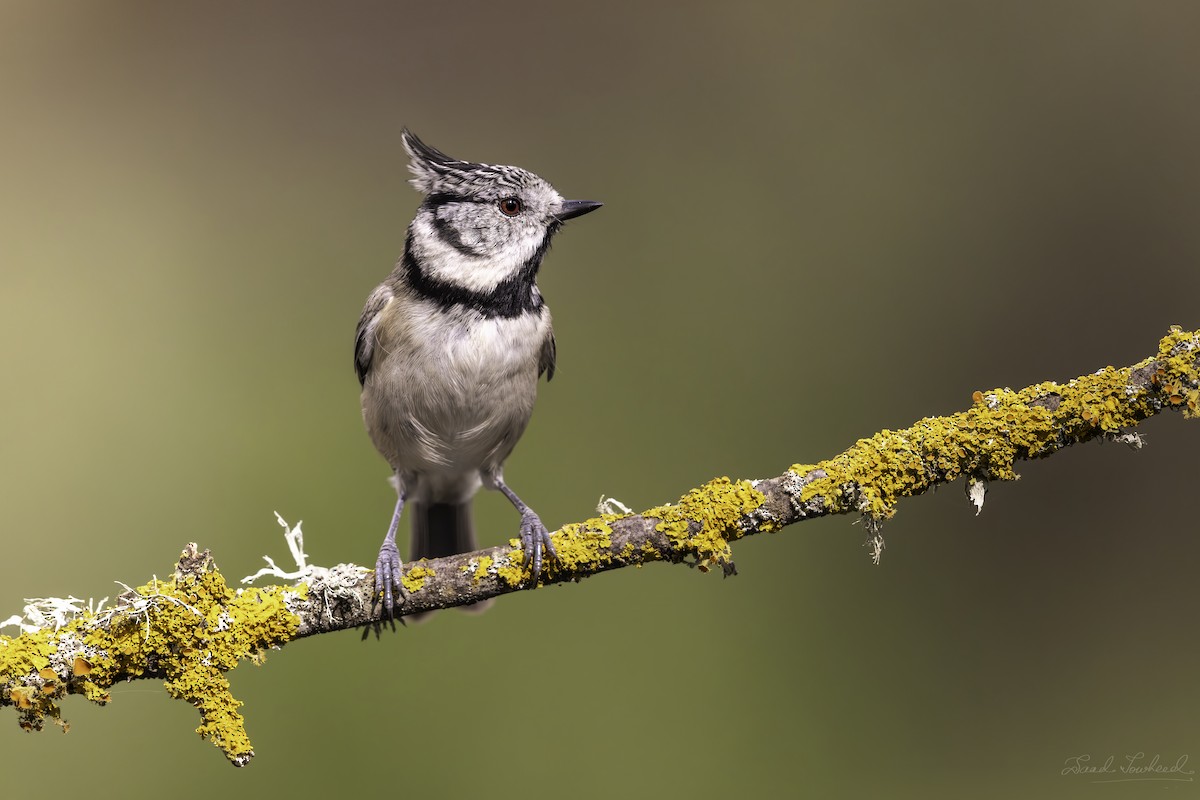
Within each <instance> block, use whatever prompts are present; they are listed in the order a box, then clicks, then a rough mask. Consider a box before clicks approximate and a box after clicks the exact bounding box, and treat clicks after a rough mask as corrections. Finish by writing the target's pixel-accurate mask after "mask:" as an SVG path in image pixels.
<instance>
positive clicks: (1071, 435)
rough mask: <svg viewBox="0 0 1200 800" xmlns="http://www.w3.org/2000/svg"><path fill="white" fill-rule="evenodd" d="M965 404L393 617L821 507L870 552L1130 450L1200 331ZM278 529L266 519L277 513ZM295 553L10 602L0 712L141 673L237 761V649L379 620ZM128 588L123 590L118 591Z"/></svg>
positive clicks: (697, 552) (426, 572)
mask: <svg viewBox="0 0 1200 800" xmlns="http://www.w3.org/2000/svg"><path fill="white" fill-rule="evenodd" d="M973 399H974V402H973V404H972V406H971V407H970V408H969V409H967V410H966V411H962V412H960V413H957V414H953V415H950V416H946V417H927V418H925V419H922V420H920V421H919V422H917V423H916V424H915V425H913V426H911V427H909V428H906V429H904V430H900V431H889V430H884V431H881V432H879V433H877V434H875V435H874V436H872V437H871V438H869V439H861V440H859V441H858V442H857V443H856V444H855V445H854V446H853V447H851V448H850V449H848V450H846V451H845V452H843V453H841V454H840V455H837V456H835V457H833V458H831V459H829V460H827V461H822V462H821V463H819V464H797V465H794V466H792V467H791V468H790V469H788V470H787V471H786V472H784V473H783V474H782V475H780V476H778V477H774V478H768V479H766V480H758V481H745V480H743V481H730V480H729V479H728V478H718V479H716V480H713V481H710V482H709V483H707V484H705V485H703V486H701V487H698V488H696V489H693V490H692V491H690V492H688V493H687V494H686V495H684V496H683V497H682V498H680V500H679V501H678V502H676V503H671V504H667V505H663V506H659V507H657V508H651V509H648V510H646V511H643V512H642V513H640V514H624V515H614V514H602V515H601V516H599V517H596V518H594V519H589V520H587V521H585V522H579V523H572V524H570V525H564V526H563V527H562V528H560V529H559V530H558V531H557V532H555V533H554V544H555V548H556V549H557V551H558V556H559V557H558V560H557V561H555V562H553V563H552V564H549V565H548V566H546V567H545V568H544V569H543V571H542V573H541V576H540V577H539V578H538V580H537V582H536V584H534V583H533V582H532V581H531V577H530V574H529V571H528V570H527V569H526V568H525V566H524V559H523V553H522V552H521V550H520V549H519V548H518V545H519V542H518V541H517V540H515V539H514V540H510V542H509V544H508V545H505V546H501V547H493V548H490V549H487V550H480V551H477V552H474V553H464V554H461V555H456V556H451V557H449V558H440V559H436V560H433V561H420V562H417V563H416V564H409V565H407V566H406V569H405V571H404V577H403V582H404V586H405V589H406V590H407V597H406V598H405V600H404V601H403V603H402V604H401V605H399V606H398V607H397V608H396V609H395V613H396V614H397V615H399V616H404V615H408V614H414V613H417V612H421V611H429V610H433V609H439V608H448V607H451V606H461V605H468V604H471V603H476V602H479V601H481V600H486V599H488V598H491V597H496V596H498V595H502V594H507V593H509V592H514V591H517V590H520V589H528V588H535V585H536V586H543V585H548V584H552V583H566V582H568V581H579V580H581V579H583V578H586V577H588V576H591V575H595V574H597V573H600V572H604V571H607V570H610V569H618V568H620V567H627V566H631V565H638V564H644V563H647V562H651V561H669V562H675V563H686V564H690V565H692V566H695V567H697V568H699V569H700V570H701V571H708V570H709V569H710V568H716V567H719V568H720V569H721V570H722V572H723V573H724V574H725V575H731V574H734V572H735V569H734V565H733V560H732V553H731V550H730V542H732V541H735V540H737V539H741V538H742V537H744V536H749V535H752V534H755V533H763V532H770V531H778V530H779V529H781V528H782V527H784V526H786V525H791V524H792V523H795V522H800V521H803V520H806V519H812V518H814V517H822V516H826V515H829V514H845V513H856V514H860V515H862V517H863V518H864V519H865V520H866V522H867V529H868V532H869V536H870V538H869V540H868V541H869V543H870V544H871V545H872V554H873V557H874V559H875V560H876V561H878V559H879V555H880V553H881V551H882V548H883V540H882V538H881V536H880V527H881V525H882V523H883V521H884V520H886V519H888V518H889V517H891V516H892V515H893V514H894V513H895V508H896V505H897V503H898V502H899V500H900V499H901V498H903V497H909V496H913V495H918V494H923V493H924V492H926V491H928V490H929V489H931V488H933V487H935V486H937V485H939V484H945V483H951V482H952V481H955V480H957V479H959V478H965V482H966V487H967V494H968V497H969V498H970V499H971V501H972V502H973V503H974V504H975V506H976V509H977V512H978V510H979V509H981V508H982V506H983V500H984V496H985V494H986V489H987V484H988V482H989V481H994V480H1013V479H1015V478H1016V477H1017V475H1016V472H1015V471H1014V465H1015V462H1016V461H1018V460H1023V459H1034V458H1045V457H1046V456H1049V455H1052V454H1054V453H1056V452H1058V451H1059V450H1061V449H1063V448H1064V447H1067V446H1069V445H1072V444H1076V443H1078V442H1086V441H1089V440H1091V439H1108V440H1114V441H1121V442H1124V443H1126V444H1129V445H1131V446H1134V447H1139V446H1140V445H1141V438H1140V437H1139V436H1138V435H1137V434H1135V433H1132V432H1129V431H1128V430H1127V429H1129V428H1133V427H1134V426H1136V425H1137V424H1138V423H1139V422H1141V421H1142V420H1144V419H1147V418H1149V417H1151V416H1154V415H1155V414H1157V413H1159V412H1160V411H1164V410H1171V411H1182V412H1183V415H1184V416H1185V417H1188V418H1194V417H1196V416H1198V415H1200V331H1191V332H1188V331H1182V330H1180V329H1179V328H1172V329H1171V331H1170V332H1169V333H1168V334H1167V336H1166V337H1164V338H1163V339H1162V341H1161V342H1160V343H1159V347H1158V353H1157V355H1156V356H1154V357H1152V358H1148V359H1146V360H1144V361H1142V362H1141V363H1139V364H1136V365H1134V366H1132V367H1124V368H1119V369H1118V368H1114V367H1106V368H1104V369H1102V370H1099V371H1098V372H1095V373H1093V374H1091V375H1085V376H1083V377H1080V378H1076V379H1075V380H1072V381H1069V382H1068V383H1065V384H1059V383H1053V382H1046V383H1040V384H1037V385H1036V386H1030V387H1028V388H1026V389H1022V390H1021V391H1013V390H1012V389H995V390H993V391H990V392H975V394H974V398H973ZM281 522H282V521H281ZM288 543H289V546H290V547H291V550H292V554H293V558H294V559H295V560H296V562H297V567H298V569H297V571H296V572H295V573H285V572H283V571H281V570H279V569H278V568H277V567H275V565H274V563H273V562H271V561H270V559H268V564H269V565H270V568H269V569H267V570H263V571H262V572H260V573H259V575H258V576H254V577H260V576H261V575H262V574H264V573H265V574H271V575H277V576H284V577H287V578H289V579H290V578H293V577H300V578H301V580H300V581H299V582H298V583H296V584H294V585H287V586H267V587H261V588H241V589H236V590H235V589H233V588H231V587H230V586H229V585H228V584H227V583H226V581H225V578H224V576H222V574H221V573H220V572H219V571H218V570H217V569H216V567H215V566H214V565H213V562H212V559H211V557H210V556H209V553H208V551H203V552H199V551H198V550H197V548H196V546H195V545H189V546H188V547H187V549H185V550H184V552H183V555H182V557H181V558H180V560H179V563H178V565H177V566H176V569H175V572H174V574H173V576H172V577H171V579H170V580H167V581H158V580H157V579H156V580H154V581H152V582H151V583H149V584H147V585H145V586H140V587H138V588H136V589H128V591H126V592H125V593H124V594H122V595H121V596H120V597H119V598H118V599H117V603H116V604H115V605H114V606H112V607H110V608H108V609H104V608H103V603H101V607H100V608H94V607H89V608H84V607H83V604H82V602H81V601H78V600H76V599H74V598H70V599H68V600H55V599H48V600H39V601H28V602H29V605H27V606H26V613H25V615H24V617H13V618H10V619H9V620H8V621H7V622H5V623H2V624H4V625H18V626H19V627H20V628H21V630H22V633H21V634H20V635H19V636H16V637H7V636H0V706H12V707H13V708H15V709H16V712H17V716H18V721H19V723H20V725H21V726H22V727H23V728H26V729H28V730H40V729H41V728H42V727H43V726H44V724H45V722H46V720H47V719H49V720H51V721H54V722H55V723H57V724H59V725H61V726H62V727H63V728H64V729H65V728H66V727H67V724H66V722H65V721H63V720H62V717H61V709H60V707H59V705H58V703H59V701H60V700H61V699H62V698H63V697H64V696H65V695H67V694H81V695H83V696H84V697H86V698H88V699H89V700H92V701H94V702H97V703H100V704H104V703H106V702H108V700H109V699H110V698H109V693H108V690H109V688H110V687H111V686H112V685H113V684H114V683H116V682H117V681H121V680H132V679H134V678H156V679H159V680H163V681H164V682H165V687H166V689H167V692H168V693H169V694H171V696H173V697H177V698H180V699H183V700H187V701H188V702H190V703H192V704H193V705H195V706H196V707H197V708H198V709H199V710H200V716H201V724H200V727H199V728H198V729H197V730H198V732H199V733H200V734H201V735H202V736H204V737H207V738H210V739H211V740H212V742H213V743H214V744H215V745H217V747H219V748H221V750H222V751H223V752H224V753H225V755H226V756H227V757H228V758H229V759H230V760H231V761H232V762H233V763H234V764H237V765H239V766H241V765H243V764H245V763H247V762H248V761H249V760H250V758H251V757H252V756H253V755H254V751H253V750H252V749H251V747H250V741H249V739H248V738H247V736H246V733H245V729H244V725H243V719H242V716H241V714H240V713H239V712H238V708H239V707H240V706H241V703H240V702H239V701H237V700H235V699H234V698H233V696H232V695H231V694H230V692H229V682H228V680H227V678H226V673H228V672H229V671H230V670H232V669H233V668H234V667H236V666H237V665H238V663H240V662H241V661H242V660H244V659H246V658H250V659H252V660H254V661H256V662H257V661H261V660H262V657H263V654H264V653H265V651H266V650H268V649H278V648H280V647H282V646H283V645H284V644H286V643H287V642H289V641H292V640H295V639H299V638H303V637H306V636H312V635H315V634H318V633H328V632H331V631H338V630H346V629H349V628H356V627H364V636H365V635H366V634H367V632H369V631H370V630H372V629H374V630H376V631H378V630H379V626H380V625H381V624H382V621H383V619H384V617H385V615H384V609H382V608H380V607H379V605H378V602H377V598H376V597H375V596H374V591H373V582H374V575H373V573H372V572H371V571H369V570H367V569H365V568H363V567H358V566H355V565H353V564H341V565H338V566H336V567H333V568H330V569H323V568H320V567H311V566H309V565H307V563H306V560H305V556H304V553H303V541H302V539H301V538H300V531H299V526H297V527H296V528H295V529H289V531H288ZM127 588H128V587H127Z"/></svg>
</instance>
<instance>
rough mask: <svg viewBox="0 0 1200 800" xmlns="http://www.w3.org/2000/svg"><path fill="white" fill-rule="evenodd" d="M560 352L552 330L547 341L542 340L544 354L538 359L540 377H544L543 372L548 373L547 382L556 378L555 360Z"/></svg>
mask: <svg viewBox="0 0 1200 800" xmlns="http://www.w3.org/2000/svg"><path fill="white" fill-rule="evenodd" d="M557 356H558V352H557V350H556V348H555V345H554V331H550V333H549V334H547V336H546V341H544V342H542V356H541V358H539V359H538V377H539V378H540V377H542V373H543V372H544V373H546V381H547V383H548V382H550V381H552V380H554V362H555V361H556V360H557Z"/></svg>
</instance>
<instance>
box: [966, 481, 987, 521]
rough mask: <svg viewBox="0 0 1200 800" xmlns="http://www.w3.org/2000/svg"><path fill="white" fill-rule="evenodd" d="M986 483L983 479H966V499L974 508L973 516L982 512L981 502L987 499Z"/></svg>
mask: <svg viewBox="0 0 1200 800" xmlns="http://www.w3.org/2000/svg"><path fill="white" fill-rule="evenodd" d="M987 491H988V482H987V481H986V480H984V479H983V478H974V477H973V478H967V499H968V500H970V501H971V505H973V506H975V516H977V517H978V516H979V512H980V511H983V500H984V498H985V497H987Z"/></svg>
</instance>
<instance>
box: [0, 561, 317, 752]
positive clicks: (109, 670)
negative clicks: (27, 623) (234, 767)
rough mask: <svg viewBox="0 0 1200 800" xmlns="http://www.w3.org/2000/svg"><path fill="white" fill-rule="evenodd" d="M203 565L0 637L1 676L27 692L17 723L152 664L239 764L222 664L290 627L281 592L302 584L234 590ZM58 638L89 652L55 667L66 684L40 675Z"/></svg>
mask: <svg viewBox="0 0 1200 800" xmlns="http://www.w3.org/2000/svg"><path fill="white" fill-rule="evenodd" d="M186 555H187V553H185V556H186ZM191 555H193V556H194V555H195V553H194V552H193V553H191ZM203 564H204V566H203V568H202V569H200V570H199V571H195V572H188V573H184V574H180V575H178V576H177V577H176V578H174V579H172V580H166V581H154V582H152V583H150V584H147V585H145V586H140V587H138V588H137V589H136V590H135V591H134V592H133V593H131V594H127V595H126V596H124V597H123V598H122V603H121V605H119V606H118V607H116V608H114V609H110V610H108V611H105V612H103V614H101V615H93V614H90V613H89V614H83V615H81V616H80V617H78V618H77V619H75V620H72V621H71V622H69V623H67V624H66V625H64V626H63V627H62V628H60V629H59V630H57V631H45V630H43V631H36V632H33V633H26V634H22V635H21V636H19V637H17V638H16V639H8V638H7V637H0V640H2V644H3V646H0V684H2V685H3V686H4V687H5V688H6V690H7V694H8V696H9V697H10V698H12V699H13V700H14V704H17V705H21V706H25V703H24V702H23V699H27V700H28V707H25V708H23V709H22V717H21V723H22V726H23V727H27V728H30V729H37V728H40V727H41V726H42V723H43V722H44V720H45V719H46V718H53V719H55V721H58V717H59V708H58V706H57V705H56V704H55V703H54V700H55V698H56V697H58V696H61V695H62V694H64V693H65V692H66V691H70V692H72V693H77V694H83V695H84V696H85V697H87V698H88V699H89V700H92V701H94V702H97V703H105V702H107V701H108V700H109V694H108V689H109V687H111V686H112V684H113V683H114V682H115V681H116V680H120V679H123V678H128V677H136V676H139V675H143V674H145V673H146V672H147V671H148V670H154V671H155V672H156V673H160V674H162V675H163V676H164V678H165V683H164V685H165V687H166V689H167V691H168V693H170V695H171V696H172V697H177V698H179V699H182V700H186V701H187V702H189V703H191V704H192V705H194V706H196V708H198V709H199V711H200V716H201V722H200V726H199V727H198V728H197V729H196V730H197V732H198V733H199V734H200V735H201V736H203V737H205V738H208V739H210V740H211V741H212V742H213V743H214V744H216V745H217V746H218V747H220V748H221V750H222V751H223V752H224V753H225V755H226V756H227V757H228V758H229V759H230V760H231V761H233V762H234V763H235V764H239V765H240V764H244V763H245V762H246V761H247V760H249V758H250V756H251V755H253V750H252V749H251V747H250V741H249V739H248V738H247V736H246V732H245V728H244V726H243V720H242V716H241V714H239V713H238V712H237V709H238V707H239V706H240V705H241V703H240V702H239V701H237V700H235V699H234V698H233V696H232V695H231V694H230V692H229V682H228V680H227V679H226V678H225V673H226V672H228V671H229V670H231V669H233V668H234V667H235V666H237V664H238V663H239V662H240V661H241V660H242V659H244V658H248V657H253V656H255V655H256V654H261V653H262V652H263V651H265V650H266V649H268V648H271V647H278V646H279V645H281V644H283V643H284V642H286V641H288V640H289V639H290V638H292V636H294V635H295V633H296V631H297V629H298V627H299V620H298V618H297V617H296V615H295V614H293V613H292V612H290V611H289V610H288V609H287V605H286V602H285V600H286V597H285V596H291V597H294V598H297V599H303V597H304V594H305V591H306V590H305V587H304V586H303V585H300V586H297V587H291V588H287V587H279V586H275V587H268V588H263V589H240V590H236V591H235V590H233V589H231V588H230V587H229V586H228V585H227V584H226V583H225V579H224V577H222V575H221V574H220V573H219V572H218V571H217V570H216V569H215V568H212V567H211V564H208V562H207V561H205V562H203ZM62 642H70V643H71V646H72V647H79V646H80V645H82V647H83V649H84V652H85V654H86V656H87V657H86V658H84V657H83V656H74V657H70V656H68V658H69V661H66V662H63V663H60V664H59V666H58V667H57V668H55V669H54V670H53V671H54V672H55V674H56V676H57V677H58V678H59V679H62V680H65V681H66V682H67V685H64V684H62V683H56V682H51V681H48V680H45V677H46V676H45V674H44V670H46V668H47V667H52V666H53V658H54V656H55V653H56V652H57V648H58V644H59V643H62ZM35 675H36V676H38V678H40V679H42V690H41V692H31V691H28V690H31V689H33V688H34V687H32V686H28V685H26V686H22V684H23V683H24V682H27V681H29V680H32V679H33V678H32V676H35ZM14 692H16V694H14Z"/></svg>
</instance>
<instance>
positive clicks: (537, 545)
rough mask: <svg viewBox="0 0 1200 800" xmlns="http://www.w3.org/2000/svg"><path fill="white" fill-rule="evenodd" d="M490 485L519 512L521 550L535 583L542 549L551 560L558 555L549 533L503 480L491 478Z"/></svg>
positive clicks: (530, 509) (495, 477)
mask: <svg viewBox="0 0 1200 800" xmlns="http://www.w3.org/2000/svg"><path fill="white" fill-rule="evenodd" d="M492 483H493V484H494V485H495V487H496V488H497V489H499V490H500V491H501V492H503V493H504V496H505V497H507V498H508V501H509V502H510V503H512V504H513V506H514V507H515V508H516V509H517V511H519V512H521V549H522V550H524V551H525V565H526V566H529V564H530V563H532V564H533V580H534V582H535V583H536V582H537V579H538V575H539V574H541V572H542V551H543V549H544V550H545V552H546V555H548V556H549V557H550V559H551V560H554V559H556V558H558V554H557V553H555V552H554V542H553V541H551V539H550V531H548V530H546V526H545V525H544V524H543V523H542V518H541V517H539V516H538V515H537V514H536V513H535V512H534V510H533V509H532V508H530V507H529V506H527V505H525V501H524V500H522V499H521V498H519V497H517V493H516V492H514V491H513V490H512V489H510V488H508V484H506V483H505V482H504V479H503V478H501V477H499V476H493V477H492Z"/></svg>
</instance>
